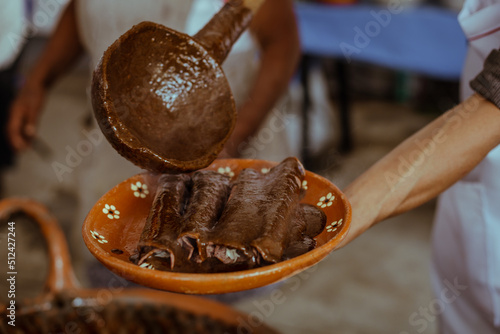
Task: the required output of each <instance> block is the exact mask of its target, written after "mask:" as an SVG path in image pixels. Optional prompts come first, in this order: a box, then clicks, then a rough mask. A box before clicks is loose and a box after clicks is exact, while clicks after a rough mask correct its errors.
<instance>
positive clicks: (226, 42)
mask: <svg viewBox="0 0 500 334" xmlns="http://www.w3.org/2000/svg"><path fill="white" fill-rule="evenodd" d="M264 1H265V0H231V1H228V2H227V3H226V4H225V5H224V7H222V9H221V10H220V11H219V12H218V13H217V14H215V15H214V17H213V18H212V19H211V20H210V21H209V22H208V23H207V24H206V25H205V26H204V27H203V28H202V29H201V30H200V31H199V32H198V33H197V34H196V35H194V36H193V37H194V38H195V39H196V40H198V42H199V43H200V44H202V45H203V46H204V47H205V48H206V49H207V50H208V51H209V52H210V54H211V55H212V57H213V58H214V59H215V60H217V62H218V63H219V64H222V63H223V62H224V60H225V59H226V57H227V55H228V54H229V52H230V51H231V48H232V46H233V44H234V43H235V42H236V40H238V38H239V37H240V35H241V34H242V33H243V31H245V29H246V28H247V27H248V26H249V25H250V22H251V21H252V17H253V15H254V14H255V13H256V12H257V10H258V9H259V8H260V6H261V5H262V3H264ZM271 1H272V0H271Z"/></svg>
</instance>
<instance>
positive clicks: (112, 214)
mask: <svg viewBox="0 0 500 334" xmlns="http://www.w3.org/2000/svg"><path fill="white" fill-rule="evenodd" d="M102 212H103V213H104V214H105V215H107V216H108V218H109V219H118V218H120V211H118V210H116V207H115V206H114V205H109V204H106V205H104V208H103V209H102Z"/></svg>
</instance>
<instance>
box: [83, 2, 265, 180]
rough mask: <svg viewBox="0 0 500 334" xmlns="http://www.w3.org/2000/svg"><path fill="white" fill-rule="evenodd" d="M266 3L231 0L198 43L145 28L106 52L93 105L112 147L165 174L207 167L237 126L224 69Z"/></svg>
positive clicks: (162, 28)
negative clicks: (234, 44)
mask: <svg viewBox="0 0 500 334" xmlns="http://www.w3.org/2000/svg"><path fill="white" fill-rule="evenodd" d="M262 2H263V0H252V1H250V0H246V1H230V2H228V3H227V4H226V5H225V6H224V7H223V8H222V9H221V11H220V12H219V13H217V14H216V15H215V16H214V17H213V18H212V20H211V21H210V22H209V23H207V25H206V26H205V27H204V28H203V29H202V30H200V32H198V33H197V34H196V35H195V36H194V37H191V36H188V35H186V34H183V33H180V32H177V31H175V30H172V29H169V28H167V27H165V26H162V25H160V24H157V23H153V22H142V23H140V24H138V25H135V26H134V27H132V28H131V29H130V30H129V31H127V32H126V33H125V34H124V35H122V36H121V37H120V38H119V39H118V40H116V41H115V42H114V43H113V44H112V45H111V46H110V47H109V48H108V49H107V50H106V51H105V53H104V55H103V57H102V58H101V61H100V62H99V64H98V66H97V67H96V69H95V71H94V74H93V80H92V105H93V109H94V113H95V116H96V119H97V122H98V124H99V126H100V128H101V130H102V131H103V133H104V135H105V136H106V138H107V139H108V141H109V142H110V143H111V145H112V146H113V147H114V148H115V149H116V150H117V151H118V152H119V153H120V154H121V155H123V156H124V157H125V158H127V159H128V160H130V161H132V162H133V163H135V164H136V165H138V166H140V167H142V168H145V169H148V170H151V171H154V172H160V173H167V172H188V171H193V170H197V169H200V168H204V167H206V166H208V165H209V164H210V163H211V162H212V161H213V160H214V159H215V158H216V157H217V155H218V154H219V153H220V152H221V151H222V149H223V146H224V143H225V142H226V141H227V140H228V138H229V136H230V134H231V132H232V130H233V128H234V125H235V122H236V111H235V104H234V99H233V96H232V93H231V89H230V87H229V84H228V82H227V80H226V77H225V75H224V72H223V71H222V68H221V64H222V63H223V61H224V59H225V58H226V56H227V54H228V53H229V51H230V50H231V47H232V45H233V43H234V42H235V41H236V40H237V39H238V37H239V36H240V34H241V33H242V32H243V31H244V30H245V28H246V27H247V26H248V25H249V23H250V21H251V19H252V16H253V12H254V11H255V10H256V9H257V8H258V5H260V3H262Z"/></svg>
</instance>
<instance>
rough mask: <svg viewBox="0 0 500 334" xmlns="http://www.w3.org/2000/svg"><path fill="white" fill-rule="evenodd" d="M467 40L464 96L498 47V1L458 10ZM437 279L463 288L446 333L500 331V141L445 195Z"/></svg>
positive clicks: (446, 314)
mask: <svg viewBox="0 0 500 334" xmlns="http://www.w3.org/2000/svg"><path fill="white" fill-rule="evenodd" d="M459 20H460V23H461V25H462V28H463V30H464V32H465V34H466V36H467V39H468V40H469V51H468V54H467V60H466V66H465V68H464V73H463V78H462V79H463V80H462V97H463V98H464V99H465V98H467V97H468V96H470V95H471V94H472V90H471V89H470V87H469V81H470V80H471V79H473V78H474V77H475V76H476V75H477V74H478V73H479V72H480V71H481V69H482V67H483V62H484V59H485V58H486V56H487V55H488V54H489V53H490V51H491V50H492V49H497V48H499V47H500V31H499V30H500V29H499V28H500V1H498V0H482V1H481V0H468V1H467V2H466V3H465V5H464V8H463V10H462V12H461V13H460V15H459ZM433 262H434V263H433V285H434V289H435V293H436V295H437V296H441V295H442V294H443V291H445V290H446V289H447V286H449V284H450V282H457V284H458V285H459V286H460V287H461V289H459V290H457V291H458V293H457V294H456V298H453V300H451V299H450V300H451V301H449V302H448V303H443V305H444V307H443V308H442V309H441V310H440V312H439V313H440V316H441V331H442V333H446V334H448V333H450V334H451V333H453V334H457V333H463V334H469V333H478V334H490V333H500V146H499V147H496V148H495V149H493V150H492V151H491V152H490V153H489V154H488V156H487V157H486V158H485V159H484V160H483V161H482V162H481V163H480V164H479V165H478V166H477V167H476V168H475V169H474V170H473V171H472V172H471V173H469V174H468V175H467V176H466V177H465V178H464V179H463V180H461V181H459V182H457V183H456V184H455V185H454V186H453V187H451V188H450V189H449V190H447V191H446V192H445V193H443V194H442V195H441V197H440V198H439V202H438V209H437V212H436V221H435V224H434V233H433Z"/></svg>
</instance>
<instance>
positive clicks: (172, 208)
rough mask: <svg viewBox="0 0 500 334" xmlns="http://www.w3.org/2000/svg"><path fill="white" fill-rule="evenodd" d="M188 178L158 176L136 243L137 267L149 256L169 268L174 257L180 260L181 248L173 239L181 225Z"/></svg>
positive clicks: (172, 266) (173, 263)
mask: <svg viewBox="0 0 500 334" xmlns="http://www.w3.org/2000/svg"><path fill="white" fill-rule="evenodd" d="M189 181H190V178H189V176H186V175H184V174H179V175H170V174H165V175H163V176H161V177H160V179H159V181H158V183H159V185H158V189H157V191H156V196H155V199H154V201H153V207H152V209H151V211H150V213H149V216H148V218H147V220H146V225H145V226H144V230H143V231H142V234H141V238H140V240H139V244H138V251H139V257H138V263H137V264H138V265H142V264H143V263H144V262H145V261H146V260H147V259H148V258H149V257H155V258H160V259H162V260H164V261H169V262H170V268H171V269H173V268H174V265H175V260H176V258H179V259H181V258H183V254H182V253H183V248H182V247H181V246H180V245H179V243H178V242H177V237H178V236H179V233H180V232H181V231H182V228H183V226H184V219H183V217H182V215H183V211H184V206H185V202H186V198H187V196H188V183H189Z"/></svg>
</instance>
